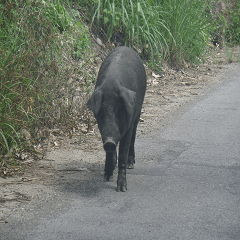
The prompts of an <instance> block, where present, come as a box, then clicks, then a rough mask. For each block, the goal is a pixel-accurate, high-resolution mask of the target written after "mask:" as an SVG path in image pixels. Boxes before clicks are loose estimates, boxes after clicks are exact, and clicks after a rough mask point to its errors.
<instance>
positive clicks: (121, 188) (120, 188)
mask: <svg viewBox="0 0 240 240" xmlns="http://www.w3.org/2000/svg"><path fill="white" fill-rule="evenodd" d="M120 191H121V192H126V191H127V186H117V192H120Z"/></svg>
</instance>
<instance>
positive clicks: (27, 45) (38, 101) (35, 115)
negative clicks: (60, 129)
mask: <svg viewBox="0 0 240 240" xmlns="http://www.w3.org/2000/svg"><path fill="white" fill-rule="evenodd" d="M64 4H65V1H60V0H59V1H51V0H45V1H38V0H36V1H35V0H12V1H5V3H0V163H6V162H5V160H4V159H6V156H8V157H7V158H10V159H11V158H12V159H14V156H15V152H21V151H24V150H28V151H29V150H31V149H33V148H32V143H33V142H32V141H31V140H30V139H29V138H28V137H26V136H25V135H24V134H23V132H24V131H22V130H27V131H28V132H29V133H33V132H34V131H32V128H33V124H35V123H36V124H40V119H42V118H45V117H46V116H49V115H51V114H52V113H53V100H54V99H56V98H58V97H59V95H60V92H61V91H60V89H62V88H63V85H64V84H65V85H66V82H67V79H69V77H70V76H71V74H72V72H74V71H80V70H79V69H80V68H78V67H76V66H74V67H72V66H70V64H68V62H70V61H68V59H70V58H71V57H74V58H78V59H82V58H84V57H85V54H86V52H87V51H88V45H89V43H90V40H89V37H88V35H87V31H86V30H85V29H84V27H83V25H82V24H81V23H80V22H77V21H76V19H77V18H79V15H78V12H77V11H76V10H74V9H71V11H70V13H69V11H67V10H66V7H65V5H64ZM75 18H76V19H75ZM78 21H79V20H78ZM62 54H64V57H65V58H66V59H67V61H65V60H64V59H63V56H62ZM25 132H26V131H25ZM32 138H34V136H33V135H32ZM7 153H8V154H7Z"/></svg>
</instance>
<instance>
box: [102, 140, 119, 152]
mask: <svg viewBox="0 0 240 240" xmlns="http://www.w3.org/2000/svg"><path fill="white" fill-rule="evenodd" d="M103 148H104V150H105V151H106V152H113V151H115V150H116V143H115V141H114V140H113V138H111V137H108V138H107V139H106V141H105V143H104V144H103Z"/></svg>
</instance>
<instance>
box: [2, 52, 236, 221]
mask: <svg viewBox="0 0 240 240" xmlns="http://www.w3.org/2000/svg"><path fill="white" fill-rule="evenodd" d="M214 51H215V50H214ZM231 51H232V56H231V59H232V61H233V62H234V61H238V59H239V52H240V51H239V48H235V49H231ZM211 54H212V56H211ZM228 54H229V53H228V52H227V51H222V50H221V51H217V52H210V56H209V58H208V59H207V61H206V63H205V64H202V65H200V66H198V67H196V68H185V69H171V68H170V67H168V66H167V65H166V64H165V65H164V67H163V71H162V72H161V73H158V72H155V71H152V70H150V69H149V68H148V67H147V66H145V67H146V71H147V92H146V96H145V100H144V105H143V109H142V115H141V119H140V123H139V125H138V130H137V138H142V137H150V136H153V135H155V134H156V133H157V132H160V131H161V130H163V129H164V128H165V127H166V126H167V125H168V124H171V121H172V120H173V119H174V118H176V117H177V116H178V115H179V114H181V110H182V109H183V108H184V106H186V104H187V103H191V102H192V101H193V100H194V99H197V98H198V97H199V96H202V95H204V94H205V93H206V91H207V90H208V89H211V88H213V87H215V86H217V85H218V84H220V83H221V81H220V79H221V76H223V74H224V73H225V71H227V70H228V68H229V66H228V65H225V64H226V63H228V62H229V58H228ZM102 60H103V59H101V58H98V61H99V65H100V64H101V61H102ZM69 124H70V123H69ZM81 124H82V126H81V131H78V130H77V129H75V128H74V126H70V128H72V132H71V133H69V132H68V133H66V132H64V131H62V129H61V128H54V129H51V130H49V131H50V134H49V137H48V138H47V139H45V140H44V141H43V143H42V145H41V146H40V147H39V148H40V149H44V150H45V152H44V155H43V157H42V155H40V156H39V159H38V160H33V159H26V160H25V161H22V162H21V165H20V168H21V167H22V168H23V169H24V174H21V175H15V176H13V177H9V178H0V207H1V208H0V224H6V223H8V222H9V221H11V220H12V219H13V218H18V219H19V218H21V216H23V212H25V213H26V212H28V211H30V210H29V209H31V208H33V207H34V206H38V205H39V204H43V205H46V206H47V205H49V204H51V201H54V198H56V197H58V194H60V193H59V191H58V192H56V188H57V186H58V185H59V186H61V191H65V190H66V189H67V190H68V191H70V190H71V188H77V189H79V191H82V192H87V191H88V188H89V185H88V183H89V180H90V179H91V178H93V177H96V176H98V177H99V178H100V177H101V176H102V175H103V170H104V157H105V154H104V151H103V148H102V142H101V136H100V133H99V131H98V128H97V125H96V122H93V123H92V125H91V126H89V125H87V123H81ZM84 124H85V125H84ZM58 127H59V126H58ZM68 127H69V126H68ZM83 128H85V131H83ZM76 173H77V176H76V179H75V178H74V176H75V174H76ZM96 173H97V174H96ZM70 175H71V178H68V177H67V176H70ZM61 191H60V192H61ZM34 217H35V216H32V215H31V214H30V213H29V214H28V218H34Z"/></svg>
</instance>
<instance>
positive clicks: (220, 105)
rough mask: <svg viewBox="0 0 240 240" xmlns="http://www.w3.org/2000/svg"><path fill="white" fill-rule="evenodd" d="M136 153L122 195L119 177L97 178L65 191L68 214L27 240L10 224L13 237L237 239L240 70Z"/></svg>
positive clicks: (41, 222)
mask: <svg viewBox="0 0 240 240" xmlns="http://www.w3.org/2000/svg"><path fill="white" fill-rule="evenodd" d="M235 69H236V68H235ZM136 149H137V152H136V164H135V169H133V170H128V171H127V182H128V191H127V192H126V193H122V192H116V191H115V189H116V175H117V174H116V173H115V175H114V181H113V182H103V181H102V180H101V179H102V178H100V177H99V176H98V175H97V174H96V176H95V177H93V178H92V179H91V180H90V182H89V184H88V185H85V188H84V189H85V190H84V191H83V192H82V193H80V192H79V189H78V188H72V189H71V191H70V190H67V189H66V192H65V195H66V196H69V199H68V202H67V204H66V205H65V207H64V208H60V209H59V210H58V212H57V213H55V214H53V215H50V214H47V212H46V213H45V215H44V217H41V218H39V219H37V221H36V222H34V224H32V225H31V228H30V229H29V228H28V231H27V232H26V231H25V236H24V237H23V235H22V234H23V233H22V232H21V231H23V230H24V228H23V227H22V225H21V224H20V223H19V224H17V225H15V226H14V228H13V231H15V236H17V235H16V234H17V231H18V232H19V239H29V240H30V239H31V240H33V239H59V240H60V239H64V240H65V239H104V240H106V239H160V240H176V239H183V240H193V239H194V240H200V239H201V240H215V239H216V240H223V239H224V240H230V239H236V240H239V239H240V69H238V70H237V71H233V72H232V73H231V74H230V75H229V79H228V80H227V81H226V82H225V83H224V84H223V85H221V86H219V87H218V88H217V89H215V90H214V91H212V92H211V94H209V95H208V96H206V97H204V98H201V99H199V101H197V102H195V103H194V105H192V106H191V107H189V108H188V109H187V110H186V111H185V112H184V113H183V114H182V115H181V116H180V117H179V118H178V119H176V120H175V121H174V122H172V124H170V125H169V126H168V127H166V128H165V130H164V131H162V132H159V133H156V134H155V136H154V137H152V138H147V139H146V138H141V139H137V141H136ZM101 177H102V176H101ZM62 201H64V200H62ZM49 212H50V210H49ZM4 236H5V239H11V238H7V236H6V235H4ZM9 236H11V234H10V235H9ZM0 239H1V236H0ZM12 239H13V238H12ZM15 239H18V238H17V237H16V238H15Z"/></svg>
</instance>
